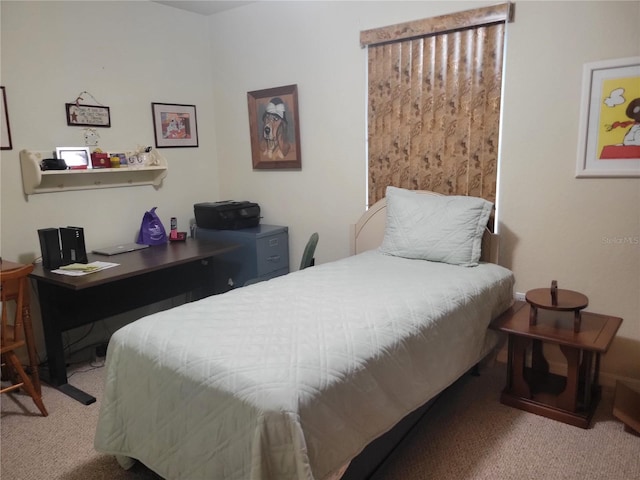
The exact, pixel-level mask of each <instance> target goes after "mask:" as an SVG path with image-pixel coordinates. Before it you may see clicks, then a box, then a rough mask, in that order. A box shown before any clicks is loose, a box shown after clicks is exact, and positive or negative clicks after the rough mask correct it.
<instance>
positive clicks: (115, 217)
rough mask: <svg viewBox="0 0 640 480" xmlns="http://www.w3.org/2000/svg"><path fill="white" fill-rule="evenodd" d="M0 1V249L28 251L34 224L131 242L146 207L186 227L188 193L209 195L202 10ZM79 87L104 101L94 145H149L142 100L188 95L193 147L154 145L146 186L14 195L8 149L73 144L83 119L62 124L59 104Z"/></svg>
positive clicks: (211, 138)
mask: <svg viewBox="0 0 640 480" xmlns="http://www.w3.org/2000/svg"><path fill="white" fill-rule="evenodd" d="M1 12H2V33H1V35H2V36H1V39H2V52H1V53H2V71H1V75H2V80H1V83H2V85H3V86H5V87H6V93H7V104H8V108H9V116H10V126H11V133H12V140H13V150H9V151H2V162H1V163H2V165H1V175H2V184H1V202H2V224H1V225H2V236H1V248H2V250H1V251H2V256H3V257H4V258H7V259H13V260H19V261H23V262H26V261H31V260H33V258H34V257H38V256H40V247H39V244H38V236H37V233H36V230H37V229H38V228H45V227H58V226H65V225H78V226H82V227H84V229H85V238H86V244H87V248H88V249H91V248H96V247H101V246H106V245H112V244H114V243H119V242H124V241H129V242H131V241H134V240H135V236H136V234H137V231H138V229H139V227H140V222H141V220H142V215H143V213H144V212H145V211H146V210H148V209H150V208H152V207H154V206H157V207H158V210H157V212H158V214H159V215H160V216H161V218H162V220H163V223H164V224H165V226H166V227H167V228H168V227H169V219H170V217H177V218H178V222H179V228H180V229H184V230H188V227H189V220H190V219H191V218H193V204H194V203H196V202H202V201H208V200H211V199H215V198H217V196H218V170H217V162H216V158H215V150H216V144H215V132H214V125H213V110H212V109H211V104H212V90H211V84H212V65H211V64H210V63H209V62H208V61H207V58H208V57H209V53H208V49H209V47H208V34H207V25H206V18H205V17H202V16H198V15H194V14H191V13H189V12H183V11H182V10H177V9H174V8H170V7H165V6H162V5H157V4H154V3H151V2H11V1H8V2H7V1H3V2H2V10H1ZM203 60H204V61H203ZM85 90H86V91H88V92H89V93H90V94H91V95H93V96H94V97H95V98H96V99H97V101H99V102H101V103H102V104H104V105H107V106H109V107H110V110H111V128H99V129H97V131H98V133H99V134H100V147H102V148H103V149H104V150H106V151H110V150H111V151H113V150H112V149H115V150H125V149H134V148H136V147H137V146H139V145H154V137H153V124H152V116H151V102H166V103H183V104H193V105H196V108H197V116H198V127H199V133H200V135H199V143H200V148H173V149H161V150H160V152H161V154H162V155H163V156H165V157H166V158H167V161H168V163H169V172H168V175H167V177H166V178H165V180H164V183H163V185H162V187H161V188H159V189H157V190H156V189H154V188H153V187H151V186H143V187H131V188H115V189H104V190H83V191H76V192H61V193H51V194H39V195H32V196H29V197H28V198H25V196H24V195H23V192H22V180H21V175H20V163H19V158H18V154H19V151H20V150H21V149H30V150H48V151H51V150H55V147H56V146H83V145H84V137H83V134H84V130H83V128H81V127H70V126H67V123H66V119H65V106H64V104H65V103H67V102H73V101H74V100H75V99H76V97H77V96H78V95H79V94H80V92H82V91H85ZM84 101H85V102H86V103H94V101H93V100H92V98H91V97H90V96H88V95H84Z"/></svg>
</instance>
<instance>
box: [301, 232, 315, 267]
mask: <svg viewBox="0 0 640 480" xmlns="http://www.w3.org/2000/svg"><path fill="white" fill-rule="evenodd" d="M319 238H320V236H319V235H318V233H317V232H316V233H312V234H311V237H310V238H309V241H308V242H307V245H306V246H305V247H304V253H303V254H302V260H301V261H300V270H302V269H303V268H307V267H312V266H314V265H315V263H316V259H315V258H313V255H314V254H315V252H316V246H317V245H318V240H319Z"/></svg>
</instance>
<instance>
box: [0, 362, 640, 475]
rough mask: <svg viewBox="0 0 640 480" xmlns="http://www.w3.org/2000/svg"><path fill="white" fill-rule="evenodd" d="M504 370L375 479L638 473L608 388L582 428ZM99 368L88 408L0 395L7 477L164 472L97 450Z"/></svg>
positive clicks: (55, 398) (415, 435) (419, 435)
mask: <svg viewBox="0 0 640 480" xmlns="http://www.w3.org/2000/svg"><path fill="white" fill-rule="evenodd" d="M504 368H505V367H504V365H502V364H497V365H496V366H494V367H490V368H485V369H484V370H483V371H482V375H481V376H480V377H471V376H465V377H464V378H463V379H462V380H460V381H459V382H458V383H457V384H455V385H454V386H453V387H452V388H450V389H449V390H447V391H446V392H445V393H444V395H443V396H442V397H441V398H440V400H439V401H438V402H437V403H436V405H435V406H434V408H432V409H431V411H430V412H429V414H428V416H427V417H426V418H425V419H423V421H422V422H421V423H420V424H419V425H418V426H417V427H416V429H415V430H414V431H413V432H412V433H411V434H410V435H409V436H408V437H407V439H406V440H405V442H404V443H403V444H402V447H401V448H400V449H398V450H397V451H396V452H395V453H394V454H393V455H392V456H391V458H390V459H389V460H388V462H387V463H386V464H385V466H384V467H383V468H382V469H381V470H380V471H378V473H377V474H376V475H375V477H374V478H375V480H426V479H433V480H470V479H491V480H508V479H536V480H537V479H554V480H556V479H567V480H569V479H581V480H605V479H606V480H640V437H636V436H633V435H631V434H629V433H626V432H624V431H623V428H622V424H621V423H619V422H618V421H616V420H615V419H614V418H613V417H612V416H611V405H612V396H613V394H612V392H611V391H605V392H604V395H603V399H602V401H601V402H600V405H599V407H598V410H597V412H596V416H595V419H594V422H593V425H592V428H590V429H588V430H583V429H580V428H576V427H571V426H568V425H564V424H562V423H558V422H555V421H553V420H548V419H546V418H542V417H539V416H536V415H532V414H529V413H526V412H522V411H519V410H516V409H513V408H510V407H506V406H504V405H501V404H500V403H499V400H498V399H499V396H500V391H501V389H502V387H503V383H504ZM103 373H104V369H90V366H89V365H85V366H83V367H80V368H78V370H77V371H76V373H75V374H74V375H73V376H72V377H71V380H70V383H71V384H72V385H74V386H77V387H79V388H81V389H83V390H85V391H87V392H89V393H91V394H92V395H95V396H97V397H98V402H96V403H94V404H93V405H90V406H84V405H81V404H79V403H77V402H75V401H73V400H72V399H70V398H69V397H67V396H65V395H63V394H61V393H59V392H58V391H56V390H53V389H51V388H48V387H46V386H45V387H44V391H43V394H44V401H45V405H46V406H47V409H48V410H49V416H48V417H47V418H43V417H41V416H39V415H38V414H37V413H36V412H37V409H36V407H35V405H33V402H31V399H30V398H29V397H26V396H25V395H22V394H4V395H2V396H0V400H1V406H2V414H1V416H0V422H1V424H0V429H1V434H2V435H1V443H0V457H1V469H0V477H2V479H7V480H9V479H11V480H52V479H65V480H120V479H130V480H148V479H154V480H157V479H158V477H157V476H155V475H154V474H153V473H152V472H150V471H149V470H147V469H146V468H144V467H143V466H136V467H135V468H134V469H132V470H130V471H124V470H122V469H121V468H120V466H119V465H118V464H117V463H116V461H115V460H114V459H113V458H112V457H110V456H108V455H101V454H98V453H96V452H95V451H94V450H93V432H94V428H95V424H96V420H97V415H98V408H99V405H100V400H99V398H100V394H101V392H102V379H103ZM192 480H201V479H192ZM214 480H223V479H214ZM274 480H277V479H274Z"/></svg>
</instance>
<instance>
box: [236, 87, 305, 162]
mask: <svg viewBox="0 0 640 480" xmlns="http://www.w3.org/2000/svg"><path fill="white" fill-rule="evenodd" d="M247 101H248V104H249V131H250V135H251V159H252V161H253V168H254V169H270V168H301V166H302V161H301V158H300V122H299V117H298V86H297V85H287V86H284V87H276V88H268V89H266V90H256V91H253V92H248V93H247Z"/></svg>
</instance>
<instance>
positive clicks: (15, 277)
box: [0, 262, 48, 417]
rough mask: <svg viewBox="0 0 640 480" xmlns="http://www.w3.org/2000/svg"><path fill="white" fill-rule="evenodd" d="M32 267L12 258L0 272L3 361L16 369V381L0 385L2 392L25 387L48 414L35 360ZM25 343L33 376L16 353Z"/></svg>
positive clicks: (0, 346)
mask: <svg viewBox="0 0 640 480" xmlns="http://www.w3.org/2000/svg"><path fill="white" fill-rule="evenodd" d="M7 264H10V266H9V267H8V266H7ZM14 267H15V268H14ZM32 270H33V265H21V264H15V263H12V262H3V264H2V271H1V272H0V283H1V289H0V301H2V324H1V330H0V354H2V359H3V361H4V362H6V366H7V367H10V368H11V369H12V370H13V371H12V372H11V373H12V375H11V377H13V382H12V385H11V386H9V387H6V388H2V389H0V393H5V392H10V391H12V390H16V389H18V388H20V387H22V388H23V389H24V390H25V391H26V392H27V393H28V394H29V395H30V396H31V398H32V399H33V402H34V403H35V404H36V406H37V407H38V410H40V413H42V416H44V417H46V416H47V415H48V413H47V409H46V408H45V406H44V403H43V402H42V397H41V396H40V379H39V377H38V365H37V363H36V360H35V357H36V353H35V344H34V338H33V328H32V325H31V311H30V308H29V291H28V289H29V283H28V280H27V276H28V275H29V274H30V273H31V272H32ZM12 301H13V302H15V319H14V322H13V325H10V324H9V319H8V317H9V314H8V310H9V308H8V307H9V303H10V302H12ZM23 347H24V348H26V349H27V354H28V356H29V363H30V366H29V370H30V374H31V376H29V375H28V374H27V372H26V371H25V369H24V368H23V367H22V363H21V362H20V359H19V358H18V355H16V350H18V349H20V348H23ZM3 366H5V365H3Z"/></svg>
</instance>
